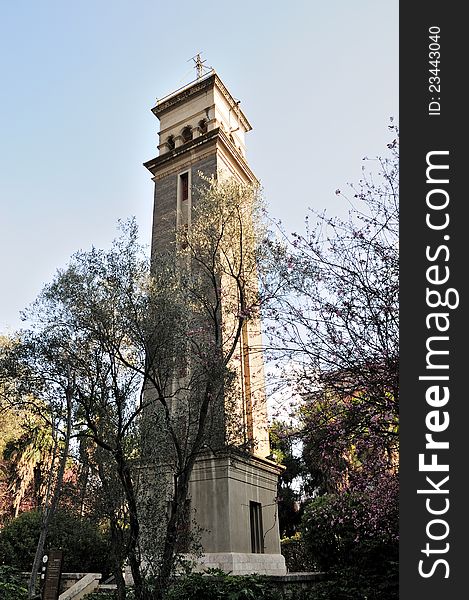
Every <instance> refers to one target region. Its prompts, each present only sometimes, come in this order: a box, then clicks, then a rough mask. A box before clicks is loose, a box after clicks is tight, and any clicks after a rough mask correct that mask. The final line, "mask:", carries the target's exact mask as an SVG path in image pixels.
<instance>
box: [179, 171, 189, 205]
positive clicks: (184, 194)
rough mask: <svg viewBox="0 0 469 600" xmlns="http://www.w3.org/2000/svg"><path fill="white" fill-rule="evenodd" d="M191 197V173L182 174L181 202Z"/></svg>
mask: <svg viewBox="0 0 469 600" xmlns="http://www.w3.org/2000/svg"><path fill="white" fill-rule="evenodd" d="M188 199H189V173H183V174H182V175H181V202H184V201H186V200H188Z"/></svg>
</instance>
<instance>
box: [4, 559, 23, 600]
mask: <svg viewBox="0 0 469 600" xmlns="http://www.w3.org/2000/svg"><path fill="white" fill-rule="evenodd" d="M27 597H28V591H27V589H26V586H25V582H24V579H23V577H22V575H21V573H20V571H19V570H18V569H15V568H13V567H9V566H6V565H0V598H1V599H2V600H26V598H27Z"/></svg>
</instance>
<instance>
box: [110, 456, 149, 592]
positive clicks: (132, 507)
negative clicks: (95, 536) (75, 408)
mask: <svg viewBox="0 0 469 600" xmlns="http://www.w3.org/2000/svg"><path fill="white" fill-rule="evenodd" d="M115 459H116V462H117V470H118V473H119V479H120V480H121V483H122V487H123V489H124V493H125V498H126V500H127V507H128V510H129V542H128V546H127V557H128V559H129V564H130V569H131V571H132V578H133V580H134V589H135V599H136V600H148V598H145V597H144V582H143V578H142V573H141V570H140V556H139V545H138V544H139V534H140V523H139V520H138V512H137V501H136V498H135V490H134V486H133V483H132V476H131V474H130V469H129V466H128V464H127V462H126V460H125V458H124V454H123V452H122V448H120V447H119V448H118V449H117V450H116V452H115Z"/></svg>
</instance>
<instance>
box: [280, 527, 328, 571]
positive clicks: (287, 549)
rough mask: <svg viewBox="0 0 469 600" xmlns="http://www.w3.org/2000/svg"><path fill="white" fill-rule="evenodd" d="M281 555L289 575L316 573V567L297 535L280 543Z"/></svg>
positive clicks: (299, 536) (302, 541) (301, 539)
mask: <svg viewBox="0 0 469 600" xmlns="http://www.w3.org/2000/svg"><path fill="white" fill-rule="evenodd" d="M281 549H282V554H283V556H284V557H285V564H286V566H287V571H288V572H289V573H304V572H312V571H318V570H319V568H318V565H317V563H316V562H315V561H314V560H313V558H312V556H311V554H310V553H309V552H308V550H307V548H306V546H305V543H304V540H303V538H302V537H301V535H300V534H299V533H297V534H296V535H294V536H293V537H291V538H285V539H283V540H282V541H281Z"/></svg>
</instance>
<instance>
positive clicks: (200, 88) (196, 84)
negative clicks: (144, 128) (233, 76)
mask: <svg viewBox="0 0 469 600" xmlns="http://www.w3.org/2000/svg"><path fill="white" fill-rule="evenodd" d="M213 87H216V88H217V89H218V90H219V91H220V93H221V94H222V95H223V97H224V98H225V100H226V101H227V102H228V104H229V105H230V107H231V108H232V109H233V110H236V112H237V114H238V117H239V120H240V122H241V124H242V125H243V127H244V129H245V131H251V129H252V127H251V124H250V123H249V121H248V120H247V118H246V116H245V114H244V113H243V111H242V110H241V109H240V108H239V102H237V101H236V100H235V99H234V98H233V96H232V95H231V94H230V92H229V91H228V89H227V87H226V86H225V84H224V83H223V81H222V80H221V79H220V77H219V76H218V75H217V74H216V73H215V71H213V72H212V73H211V74H209V75H206V76H205V77H203V78H200V79H196V80H195V81H192V82H191V83H189V84H187V85H186V86H184V87H182V88H179V89H178V90H176V91H175V92H171V94H168V95H167V96H164V97H163V98H161V99H160V100H158V101H157V103H156V105H155V106H154V107H153V108H152V109H151V111H152V113H153V114H154V115H155V117H158V118H160V117H161V115H164V114H165V113H166V112H168V111H170V110H173V109H174V108H175V107H176V106H177V105H178V104H181V103H183V102H186V101H187V99H188V98H192V97H195V96H198V95H200V94H203V93H204V92H206V91H207V90H209V89H211V88H213Z"/></svg>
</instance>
